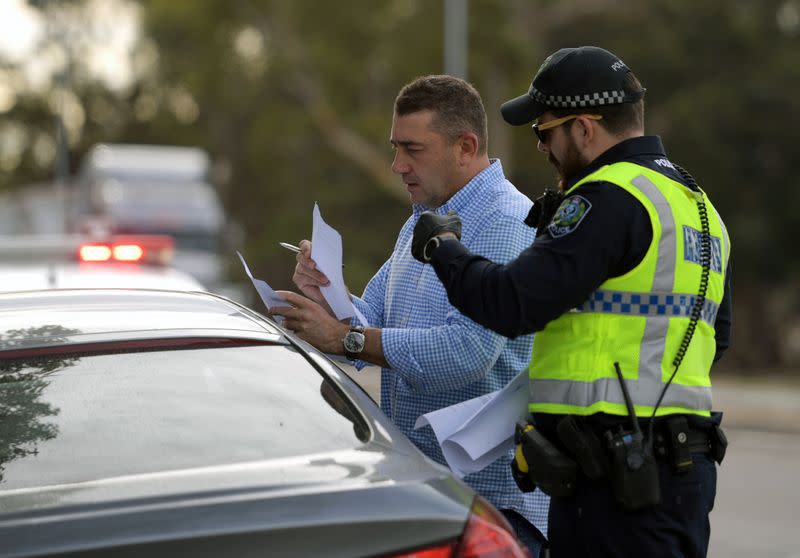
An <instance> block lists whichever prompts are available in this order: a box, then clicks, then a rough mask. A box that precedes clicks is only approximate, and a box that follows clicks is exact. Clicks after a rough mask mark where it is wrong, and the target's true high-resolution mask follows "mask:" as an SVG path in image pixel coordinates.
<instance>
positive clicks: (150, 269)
mask: <svg viewBox="0 0 800 558" xmlns="http://www.w3.org/2000/svg"><path fill="white" fill-rule="evenodd" d="M173 253H174V242H173V239H172V238H171V237H169V236H163V235H128V236H124V235H117V236H111V237H104V238H93V237H90V236H86V235H15V236H8V237H0V292H15V291H30V290H38V289H75V288H80V289H86V288H92V289H98V288H135V289H167V290H177V291H205V290H206V289H205V288H204V286H203V285H202V284H201V283H200V282H199V281H198V280H197V279H195V278H194V277H192V276H191V275H189V274H188V273H186V272H184V271H181V270H178V269H175V268H173V267H171V266H170V261H171V258H172V255H173Z"/></svg>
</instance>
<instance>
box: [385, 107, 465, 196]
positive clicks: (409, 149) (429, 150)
mask: <svg viewBox="0 0 800 558" xmlns="http://www.w3.org/2000/svg"><path fill="white" fill-rule="evenodd" d="M432 120H433V112H431V111H429V110H424V111H420V112H414V113H411V114H406V115H404V116H398V115H397V114H395V115H394V117H393V118H392V131H391V137H390V141H391V143H392V146H393V147H394V150H395V154H394V161H393V162H392V172H394V173H396V174H399V175H400V176H401V177H402V179H403V182H404V183H405V185H406V189H407V190H408V194H409V196H410V198H411V203H413V204H421V205H424V206H425V207H428V208H436V207H439V206H440V205H442V204H443V203H444V202H446V201H447V200H448V199H450V197H451V196H452V195H453V194H455V193H456V192H457V191H458V189H459V188H460V187H461V186H463V184H460V183H459V182H460V180H459V177H458V171H459V165H458V157H457V150H458V145H457V143H456V144H453V145H450V144H449V143H448V141H447V139H446V138H445V137H444V136H443V135H442V134H439V133H438V132H435V131H434V130H433V129H432V128H431V121H432Z"/></svg>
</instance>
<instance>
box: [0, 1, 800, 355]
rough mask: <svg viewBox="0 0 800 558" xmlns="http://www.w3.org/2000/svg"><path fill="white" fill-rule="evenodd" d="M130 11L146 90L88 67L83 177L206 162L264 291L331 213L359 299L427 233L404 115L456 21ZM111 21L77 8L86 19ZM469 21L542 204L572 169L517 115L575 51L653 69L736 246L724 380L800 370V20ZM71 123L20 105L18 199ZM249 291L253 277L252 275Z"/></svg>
mask: <svg viewBox="0 0 800 558" xmlns="http://www.w3.org/2000/svg"><path fill="white" fill-rule="evenodd" d="M113 1H114V2H115V3H117V4H119V5H128V6H134V8H135V9H136V10H137V12H136V13H138V14H139V21H140V22H141V34H140V40H139V42H138V43H137V46H136V48H135V49H133V50H132V52H131V57H130V58H131V63H132V64H131V66H132V68H133V69H134V71H133V74H132V76H133V77H132V79H131V82H130V84H129V85H128V86H126V87H121V88H120V87H118V88H116V89H115V88H112V87H109V86H108V84H107V83H104V82H103V81H102V80H98V79H95V78H92V76H91V75H90V74H89V73H87V72H83V71H82V70H79V68H80V63H81V60H82V58H80V57H79V56H75V57H74V60H75V64H77V68H76V69H74V70H71V75H72V77H73V79H72V80H70V81H69V84H70V85H69V89H70V91H71V96H70V98H72V99H73V100H75V103H77V104H78V105H80V107H81V110H83V112H84V113H85V115H86V117H85V119H84V124H83V126H82V127H81V129H80V133H79V134H77V135H75V136H74V137H71V138H70V139H71V144H70V147H71V156H72V161H73V163H74V162H75V161H77V160H78V159H79V158H80V156H81V155H82V154H83V153H84V152H85V151H86V150H87V149H88V148H89V147H90V146H91V145H92V144H93V143H95V142H97V141H100V140H103V141H126V142H141V143H164V144H170V143H173V144H185V145H199V146H201V147H204V148H206V149H208V150H209V152H210V153H211V154H212V156H213V157H214V159H215V161H216V166H215V171H216V172H215V177H216V182H217V185H218V187H219V190H220V194H221V196H222V199H223V201H224V203H225V206H226V208H227V210H228V212H229V215H230V216H231V217H232V218H233V219H235V220H237V221H238V222H239V223H241V225H242V226H243V228H244V230H245V231H246V236H245V238H246V240H245V245H244V246H243V248H244V252H245V254H246V255H247V257H248V260H249V261H250V262H251V264H252V267H253V269H254V272H255V273H256V275H257V276H260V277H264V278H265V279H267V280H268V281H269V282H270V283H271V284H273V285H274V286H276V287H289V286H290V274H291V269H292V268H293V258H292V257H291V255H290V254H288V253H287V252H285V251H282V250H281V249H280V248H279V247H278V246H277V241H278V240H288V241H297V240H299V239H300V238H304V237H308V236H309V234H310V229H311V208H312V206H313V202H314V201H318V202H319V203H320V206H321V208H322V212H323V216H324V217H325V219H326V220H327V221H328V222H329V223H330V224H331V225H333V226H334V227H336V228H337V229H338V230H339V231H340V232H341V233H342V236H343V239H344V244H345V254H346V260H347V268H346V277H345V279H346V280H347V282H348V284H349V285H350V286H351V288H353V290H354V291H357V292H358V291H360V290H361V288H363V286H364V284H365V281H366V280H367V279H368V278H369V277H370V276H371V274H372V273H373V272H374V271H375V269H376V268H377V266H378V265H380V263H381V262H382V261H383V260H384V259H385V258H386V256H387V255H388V254H389V253H390V251H391V248H392V243H393V241H394V238H395V234H396V231H397V229H398V228H399V226H400V225H401V224H402V222H403V221H404V220H405V219H406V218H407V216H408V201H407V197H406V194H405V191H404V189H403V187H402V183H401V182H400V180H399V179H398V178H397V177H393V176H392V175H391V172H390V168H389V165H390V162H391V159H392V151H391V149H390V145H389V142H388V135H389V127H390V124H391V108H392V102H393V100H394V97H395V95H396V93H397V91H398V89H399V88H400V87H401V86H402V85H403V84H404V83H406V82H408V81H409V80H411V79H413V78H414V77H416V76H418V75H422V74H427V73H439V72H441V71H442V62H441V61H442V29H443V21H442V17H443V15H442V5H441V3H440V2H431V1H430V0H383V1H380V2H375V1H373V0H341V1H340V2H336V3H330V2H313V1H311V0H303V1H301V0H298V1H295V2H285V1H281V0H260V1H256V0H230V1H226V2H222V1H213V0H206V1H203V2H173V1H170V0H142V2H140V3H136V4H132V3H129V2H124V1H123V0H113ZM96 3H97V0H85V1H81V0H73V1H72V2H68V3H67V4H69V5H70V6H71V9H73V10H77V12H76V13H84V14H87V13H91V9H90V8H92V6H93V5H94V4H96ZM87 9H89V12H80V10H87ZM45 11H46V10H45ZM51 15H52V14H51ZM469 22H470V29H469V38H470V43H469V44H470V46H469V49H470V51H469V72H470V75H469V79H470V81H472V82H473V83H474V84H475V85H476V87H477V88H478V89H479V90H480V91H481V93H482V95H483V97H484V101H485V104H486V107H487V112H488V113H489V116H490V122H489V126H490V144H489V147H490V152H491V153H492V154H493V155H495V156H500V157H501V158H502V159H503V162H504V166H505V169H506V172H507V173H508V174H509V176H510V177H511V178H512V180H513V181H514V182H515V184H517V186H518V187H519V188H520V189H521V190H523V191H524V192H526V193H527V194H529V195H531V196H534V195H536V194H538V193H539V192H540V191H541V190H542V189H543V188H545V187H547V186H550V185H552V184H553V183H554V176H553V171H552V169H551V168H550V167H549V165H548V164H547V162H546V161H545V159H544V158H543V157H541V155H540V154H538V153H536V151H535V144H534V139H533V137H532V135H531V132H530V130H529V129H528V128H527V127H525V126H523V127H519V128H512V127H509V126H507V125H505V124H504V123H502V121H501V120H500V117H499V113H498V111H497V108H498V107H499V104H500V103H501V102H502V101H503V100H505V99H508V98H510V97H512V96H516V95H518V94H519V93H520V92H522V91H524V90H525V89H526V88H527V87H528V85H529V83H530V79H531V77H532V75H533V73H534V72H535V70H536V69H537V68H538V66H539V64H540V63H541V61H542V59H543V58H544V57H545V56H546V55H547V54H548V53H550V52H552V51H554V50H556V49H558V48H561V47H563V46H575V45H581V44H597V45H601V46H604V47H606V48H609V49H610V50H612V51H614V52H616V53H618V54H619V55H620V56H622V58H623V59H624V60H625V61H626V62H627V63H628V64H629V65H630V66H631V67H632V68H634V69H635V71H636V73H637V75H638V76H639V78H640V79H641V81H642V82H643V83H644V85H645V86H646V87H647V88H648V93H647V97H646V100H647V111H646V125H647V128H648V130H649V131H650V132H651V133H657V134H659V135H661V136H662V138H663V139H664V142H665V145H666V146H667V148H668V151H669V154H670V157H671V158H672V159H674V160H675V161H677V162H679V163H680V164H681V165H682V166H684V167H685V168H687V169H688V170H689V171H690V172H691V173H692V174H693V175H694V176H695V177H696V178H697V180H698V182H699V183H700V185H701V186H703V187H704V188H705V189H706V190H707V191H708V192H709V194H710V195H711V197H712V199H713V200H714V203H715V204H716V206H717V209H718V210H719V211H720V213H721V214H722V215H723V217H724V218H725V221H726V223H727V224H728V227H729V229H730V232H731V236H732V244H733V255H734V256H733V257H734V260H733V263H734V270H735V272H734V277H735V283H734V287H735V296H734V299H735V300H734V313H735V330H734V332H735V336H734V348H733V350H732V351H731V353H730V355H729V356H728V357H726V359H725V360H724V361H723V362H724V364H725V366H728V367H744V366H753V365H759V366H772V367H778V366H789V365H797V364H799V363H800V297H799V296H798V294H796V292H797V289H796V287H795V285H796V284H797V282H798V278H799V277H798V276H799V275H800V268H799V266H800V259H798V257H797V255H796V254H797V250H796V249H792V248H791V246H792V241H791V238H792V234H793V232H794V230H796V229H797V225H798V211H799V210H800V188H798V182H800V177H799V176H798V170H797V168H796V167H795V166H794V165H793V158H794V151H795V149H794V146H795V145H796V144H797V143H798V139H800V137H799V136H800V132H798V129H797V127H795V126H793V124H792V123H793V122H794V121H795V120H797V119H798V116H800V115H799V114H798V112H800V104H798V103H797V102H796V100H795V98H794V97H795V96H796V92H797V91H800V66H798V65H797V64H796V62H795V56H796V52H797V51H798V46H800V45H798V37H799V34H798V33H799V32H800V2H798V0H763V1H762V0H727V1H723V0H709V1H707V2H703V3H697V2H690V1H688V0H656V1H653V2H646V3H643V2H635V1H633V0H562V1H560V2H550V1H547V0H536V1H530V0H471V1H470V2H469ZM89 27H91V26H89ZM2 68H3V71H5V72H7V73H8V72H12V73H13V72H14V71H16V70H15V66H14V64H5V66H3V67H2ZM52 111H53V105H52V103H48V102H47V97H46V96H43V95H41V94H38V95H37V94H21V95H19V97H18V102H17V103H16V104H15V106H14V108H13V109H11V110H10V111H8V112H7V115H8V116H9V118H10V119H12V120H13V121H14V123H15V124H14V125H15V126H17V127H18V128H20V129H23V130H25V134H27V135H26V138H27V139H26V142H23V143H25V145H26V147H25V149H24V150H23V155H22V156H21V161H23V162H21V163H20V164H19V165H18V166H17V167H16V168H15V169H14V171H13V172H12V173H10V174H6V175H4V176H3V177H2V179H0V187H3V188H11V187H14V186H15V185H17V184H22V183H24V182H25V181H29V180H33V179H38V178H42V177H45V176H47V175H48V173H49V172H50V169H48V168H46V165H45V166H42V165H38V166H37V165H36V164H34V163H33V161H35V155H34V154H35V152H36V151H35V147H34V145H35V144H36V141H37V140H36V139H35V138H37V137H41V136H42V135H47V134H48V130H52V126H51V123H50V119H51V118H52ZM5 124H6V123H5V122H4V123H3V124H2V125H0V137H2V130H1V128H2V126H3V125H5ZM39 141H40V143H41V140H39ZM39 149H40V150H41V149H42V148H41V147H40V148H39ZM0 163H2V141H0ZM231 275H232V276H235V277H240V276H241V270H240V269H239V265H238V262H235V261H234V260H231Z"/></svg>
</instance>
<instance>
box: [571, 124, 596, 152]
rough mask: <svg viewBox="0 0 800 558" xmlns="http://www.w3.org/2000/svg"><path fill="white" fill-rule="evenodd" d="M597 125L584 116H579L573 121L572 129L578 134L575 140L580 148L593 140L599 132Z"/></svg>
mask: <svg viewBox="0 0 800 558" xmlns="http://www.w3.org/2000/svg"><path fill="white" fill-rule="evenodd" d="M597 125H598V124H597V122H596V121H595V120H592V119H591V118H586V117H585V116H579V117H577V118H576V119H575V125H574V126H573V129H574V130H575V131H576V132H577V133H578V137H577V139H578V141H579V142H580V145H581V146H582V147H586V146H587V145H589V144H591V143H592V142H593V141H594V140H595V138H596V136H597V133H598V132H599V130H598V129H597V128H596V126H597Z"/></svg>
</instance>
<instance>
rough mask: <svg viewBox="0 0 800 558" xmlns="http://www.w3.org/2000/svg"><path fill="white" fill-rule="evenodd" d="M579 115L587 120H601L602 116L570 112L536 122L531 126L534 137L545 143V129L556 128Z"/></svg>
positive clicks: (546, 137)
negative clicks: (540, 122)
mask: <svg viewBox="0 0 800 558" xmlns="http://www.w3.org/2000/svg"><path fill="white" fill-rule="evenodd" d="M579 116H583V117H584V118H588V119H589V120H602V119H603V117H602V116H600V115H599V114H570V115H568V116H564V117H562V118H556V119H555V120H551V121H549V122H545V123H544V124H539V123H538V122H537V123H536V124H534V125H533V126H531V128H533V133H534V134H536V137H537V138H539V141H540V142H541V143H543V144H546V143H547V139H548V136H549V134H547V133H546V132H547V130H552V129H553V128H558V127H559V126H561V125H562V124H566V123H567V122H569V121H571V120H573V119H575V118H578V117H579Z"/></svg>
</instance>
